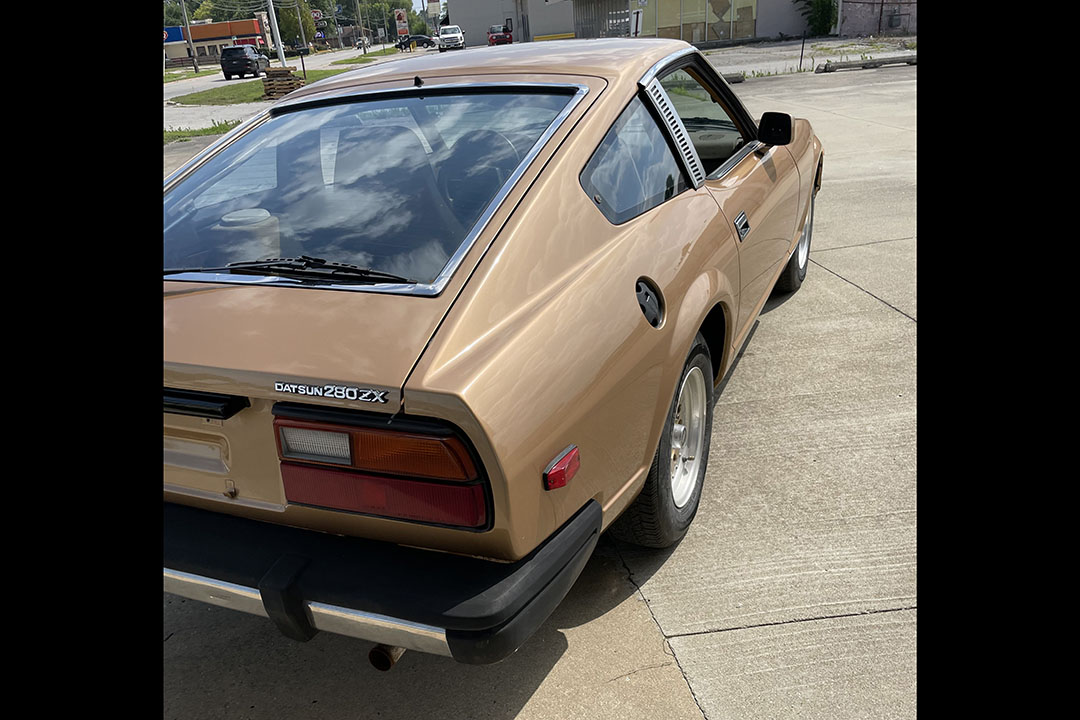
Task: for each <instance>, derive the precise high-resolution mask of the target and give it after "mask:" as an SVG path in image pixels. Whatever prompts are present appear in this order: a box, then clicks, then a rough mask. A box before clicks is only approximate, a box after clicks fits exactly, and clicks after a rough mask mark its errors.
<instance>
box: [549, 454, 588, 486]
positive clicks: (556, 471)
mask: <svg viewBox="0 0 1080 720" xmlns="http://www.w3.org/2000/svg"><path fill="white" fill-rule="evenodd" d="M580 467H581V457H580V456H579V455H578V449H577V445H571V446H570V447H568V448H566V449H565V450H563V451H562V452H561V453H559V454H558V455H556V456H555V459H554V460H552V461H551V462H550V463H548V466H547V467H546V468H545V469H544V489H545V490H554V489H555V488H561V487H562V486H564V485H566V483H568V482H569V481H570V478H572V477H574V475H577V471H578V468H580Z"/></svg>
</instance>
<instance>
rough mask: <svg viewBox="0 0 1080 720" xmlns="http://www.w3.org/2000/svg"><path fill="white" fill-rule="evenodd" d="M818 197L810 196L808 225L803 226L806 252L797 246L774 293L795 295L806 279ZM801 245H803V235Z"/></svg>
mask: <svg viewBox="0 0 1080 720" xmlns="http://www.w3.org/2000/svg"><path fill="white" fill-rule="evenodd" d="M816 197H817V193H814V194H813V195H811V196H810V210H809V211H807V214H806V224H805V225H803V235H804V236H805V237H806V252H805V253H800V252H799V246H798V245H796V246H795V252H793V253H791V259H790V260H788V264H787V266H786V267H785V268H784V271H783V272H782V273H780V277H779V278H778V279H777V281H776V286H775V287H774V288H773V292H774V293H793V292H795V291H796V290H798V289H799V288H800V287H802V284H803V280H805V279H806V271H807V270H808V269H809V268H810V241H811V240H812V239H813V237H814V200H815V198H816ZM799 243H800V244H801V243H802V235H801V236H800V239H799ZM803 254H804V255H805V257H803V258H802V263H801V264H800V263H799V260H800V255H803Z"/></svg>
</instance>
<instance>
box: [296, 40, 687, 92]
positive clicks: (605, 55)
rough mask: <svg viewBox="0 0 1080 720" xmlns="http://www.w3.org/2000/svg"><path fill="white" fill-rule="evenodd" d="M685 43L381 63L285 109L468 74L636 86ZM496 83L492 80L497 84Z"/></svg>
mask: <svg viewBox="0 0 1080 720" xmlns="http://www.w3.org/2000/svg"><path fill="white" fill-rule="evenodd" d="M690 48H691V46H690V45H689V44H688V43H685V42H683V41H682V40H669V39H666V38H600V39H592V40H557V41H553V42H531V43H515V44H513V45H496V46H492V47H480V48H475V49H470V50H468V51H466V52H461V53H447V54H443V53H439V54H438V55H435V54H430V55H421V56H418V57H415V58H405V59H401V60H395V61H394V62H388V63H380V64H378V65H374V66H371V67H366V68H360V69H358V70H353V71H350V72H347V73H342V74H341V75H336V76H334V77H331V78H327V79H326V80H322V81H319V82H316V83H312V84H311V85H307V86H305V87H302V88H300V89H299V90H295V91H294V92H292V93H290V94H289V96H288V98H285V99H283V100H282V101H281V104H289V105H292V104H296V103H297V102H298V101H299V102H302V101H303V98H305V97H306V96H309V95H319V96H320V98H324V97H327V96H333V95H336V94H341V95H347V94H349V93H350V92H354V91H355V90H357V89H359V88H361V87H362V86H365V85H370V84H372V83H379V84H380V85H383V84H384V83H392V82H395V81H409V82H411V81H412V80H413V79H414V78H416V77H420V78H421V79H423V78H425V77H428V78H435V77H439V78H445V77H454V76H467V75H481V74H483V75H501V74H508V75H509V74H513V75H551V76H556V77H554V78H553V80H558V79H559V78H558V77H557V76H565V75H593V76H596V77H601V78H604V79H606V80H608V81H609V82H611V83H612V84H621V83H623V82H631V83H636V82H637V80H638V78H640V77H641V76H642V75H644V74H645V73H646V72H647V71H648V70H649V68H651V67H652V66H653V65H655V64H656V63H658V62H660V61H661V60H663V59H664V58H665V57H667V56H668V55H671V54H672V53H676V52H679V51H681V50H687V49H690ZM495 80H496V78H492V81H493V82H494V81H495Z"/></svg>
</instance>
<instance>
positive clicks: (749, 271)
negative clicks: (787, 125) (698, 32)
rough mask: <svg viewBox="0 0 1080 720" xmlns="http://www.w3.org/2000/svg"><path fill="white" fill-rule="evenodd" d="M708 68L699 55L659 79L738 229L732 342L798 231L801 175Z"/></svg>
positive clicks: (755, 311) (674, 65) (738, 339)
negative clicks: (737, 288) (761, 137)
mask: <svg viewBox="0 0 1080 720" xmlns="http://www.w3.org/2000/svg"><path fill="white" fill-rule="evenodd" d="M707 66H708V63H707V62H705V61H703V60H701V59H700V58H698V57H697V56H696V55H687V56H684V57H683V58H680V59H678V60H676V61H674V62H673V63H672V64H671V65H669V66H668V67H667V68H665V69H664V70H662V71H660V73H658V75H657V81H658V83H659V85H660V86H661V87H662V88H663V90H664V91H665V93H666V95H667V99H668V101H669V102H670V104H671V108H672V110H673V111H674V112H675V113H676V114H677V115H678V116H679V119H680V120H681V121H682V124H683V127H684V128H685V131H686V134H687V136H688V137H689V140H690V143H691V144H692V145H693V150H694V154H696V156H697V160H698V163H699V166H700V171H701V172H702V173H703V174H704V179H703V184H704V185H705V187H706V188H708V190H709V192H711V193H712V195H713V197H714V198H715V199H716V201H717V203H718V204H719V205H720V208H721V210H722V211H723V213H724V215H725V217H726V218H727V220H728V222H729V223H731V224H732V225H733V226H734V227H735V229H736V234H735V237H736V238H737V239H738V240H737V245H738V250H739V271H740V273H739V274H740V285H741V287H740V292H739V311H738V321H737V323H736V327H735V334H734V341H735V343H736V345H737V344H739V343H740V342H741V339H742V338H743V337H745V335H746V333H747V332H748V331H749V329H750V326H751V324H752V323H753V321H754V319H755V318H756V317H757V314H758V312H759V311H760V309H761V307H762V306H763V305H764V304H765V300H766V298H767V297H768V294H769V292H770V290H771V289H772V284H773V280H774V279H775V278H776V274H777V272H778V271H779V266H780V264H781V263H782V262H783V261H784V260H786V258H787V250H788V248H789V247H790V245H791V241H792V238H793V234H794V231H795V215H796V208H797V204H798V194H799V175H798V171H797V169H796V167H795V161H794V160H793V159H792V157H791V154H790V153H789V152H788V151H787V148H784V147H774V146H766V145H763V144H761V143H760V142H758V141H757V139H756V138H757V124H756V123H755V122H754V121H753V119H752V118H751V117H750V115H749V114H748V113H747V112H746V110H745V108H743V106H742V104H741V103H740V102H739V101H738V99H737V98H736V97H735V96H734V94H733V93H731V91H730V89H728V88H727V87H726V85H725V84H724V82H723V80H721V79H720V78H719V76H717V74H716V72H715V71H714V70H712V68H711V67H707Z"/></svg>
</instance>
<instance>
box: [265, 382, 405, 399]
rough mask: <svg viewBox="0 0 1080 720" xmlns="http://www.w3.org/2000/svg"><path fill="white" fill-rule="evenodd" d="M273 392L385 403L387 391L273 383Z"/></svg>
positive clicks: (341, 386) (338, 386)
mask: <svg viewBox="0 0 1080 720" xmlns="http://www.w3.org/2000/svg"><path fill="white" fill-rule="evenodd" d="M274 390H276V391H277V392H283V393H292V394H293V395H310V396H314V397H328V398H339V399H341V400H356V401H358V402H369V403H385V402H386V393H387V392H389V391H387V390H372V389H371V388H355V387H346V386H344V385H300V384H297V383H283V382H276V383H274Z"/></svg>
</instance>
